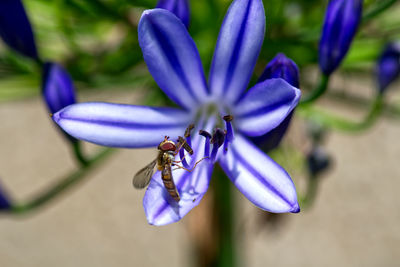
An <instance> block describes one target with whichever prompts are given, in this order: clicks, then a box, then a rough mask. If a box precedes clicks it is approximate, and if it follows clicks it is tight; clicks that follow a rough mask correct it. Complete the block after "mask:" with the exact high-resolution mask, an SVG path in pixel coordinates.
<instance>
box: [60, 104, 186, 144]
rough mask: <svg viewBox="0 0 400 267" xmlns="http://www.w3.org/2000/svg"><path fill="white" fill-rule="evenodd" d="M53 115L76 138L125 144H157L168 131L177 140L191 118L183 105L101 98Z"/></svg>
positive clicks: (69, 107) (75, 105) (94, 141)
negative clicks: (103, 100) (162, 105)
mask: <svg viewBox="0 0 400 267" xmlns="http://www.w3.org/2000/svg"><path fill="white" fill-rule="evenodd" d="M53 119H54V121H55V122H56V123H57V124H58V125H59V126H60V127H61V128H62V129H63V130H64V131H66V132H67V133H68V134H70V135H72V136H73V137H75V138H78V139H82V140H85V141H88V142H91V143H95V144H98V145H103V146H111V147H125V148H136V147H151V146H157V145H158V144H159V143H160V141H162V140H163V138H164V136H166V135H168V136H170V137H171V139H172V140H174V139H176V138H177V137H178V136H179V135H182V134H183V133H184V131H185V128H186V127H187V126H188V124H189V123H190V122H191V117H190V116H189V114H188V113H187V112H185V111H183V110H179V109H173V108H155V107H147V106H133V105H125V104H112V103H99V102H94V103H80V104H74V105H70V106H68V107H66V108H64V109H62V110H60V111H59V112H57V113H56V114H54V115H53Z"/></svg>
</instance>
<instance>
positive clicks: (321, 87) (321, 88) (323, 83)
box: [299, 74, 330, 106]
mask: <svg viewBox="0 0 400 267" xmlns="http://www.w3.org/2000/svg"><path fill="white" fill-rule="evenodd" d="M329 77H330V76H329V75H325V74H322V75H321V78H320V81H319V84H318V86H317V87H316V88H315V89H314V90H313V91H311V92H310V93H309V94H308V95H306V96H304V97H303V98H302V99H301V100H300V103H299V106H303V105H307V104H310V103H312V102H314V101H315V100H317V99H318V98H319V97H320V96H322V95H323V94H324V93H325V92H326V89H328V83H329Z"/></svg>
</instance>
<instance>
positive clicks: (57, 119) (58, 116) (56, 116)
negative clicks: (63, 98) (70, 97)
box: [51, 111, 61, 124]
mask: <svg viewBox="0 0 400 267" xmlns="http://www.w3.org/2000/svg"><path fill="white" fill-rule="evenodd" d="M60 113H61V112H60V111H59V112H56V113H54V114H52V115H51V118H52V119H53V121H54V122H55V123H57V124H58V122H59V121H60Z"/></svg>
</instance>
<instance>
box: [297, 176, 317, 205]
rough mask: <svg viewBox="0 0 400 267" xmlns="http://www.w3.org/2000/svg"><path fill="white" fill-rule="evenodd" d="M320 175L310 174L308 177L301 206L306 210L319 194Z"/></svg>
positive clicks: (301, 198)
mask: <svg viewBox="0 0 400 267" xmlns="http://www.w3.org/2000/svg"><path fill="white" fill-rule="evenodd" d="M318 181H319V179H318V177H316V176H313V175H310V176H309V177H308V184H307V191H306V194H305V195H304V197H300V198H299V199H300V207H301V209H303V210H305V209H308V208H310V207H311V206H312V204H313V203H314V200H315V197H316V195H317V188H318Z"/></svg>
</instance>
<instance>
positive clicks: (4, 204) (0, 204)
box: [0, 184, 11, 210]
mask: <svg viewBox="0 0 400 267" xmlns="http://www.w3.org/2000/svg"><path fill="white" fill-rule="evenodd" d="M10 207H11V204H10V200H9V199H8V196H7V194H6V193H5V192H4V190H3V189H2V188H1V184H0V210H8V209H9V208H10Z"/></svg>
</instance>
